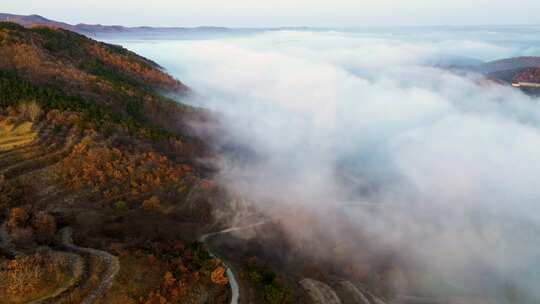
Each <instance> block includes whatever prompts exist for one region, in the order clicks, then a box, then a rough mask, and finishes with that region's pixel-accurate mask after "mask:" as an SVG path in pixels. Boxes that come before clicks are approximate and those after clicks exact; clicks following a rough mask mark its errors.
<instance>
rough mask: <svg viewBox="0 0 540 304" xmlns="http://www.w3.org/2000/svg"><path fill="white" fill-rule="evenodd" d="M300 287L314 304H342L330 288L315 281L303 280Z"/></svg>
mask: <svg viewBox="0 0 540 304" xmlns="http://www.w3.org/2000/svg"><path fill="white" fill-rule="evenodd" d="M300 285H302V287H304V289H305V290H306V291H307V293H308V294H309V295H310V297H311V299H312V300H313V303H314V304H341V300H340V299H339V297H338V296H337V294H336V292H335V291H334V290H332V288H330V286H328V285H326V284H324V283H323V282H319V281H316V280H313V279H303V280H302V281H300Z"/></svg>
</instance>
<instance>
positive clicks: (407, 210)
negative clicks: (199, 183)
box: [113, 28, 540, 303]
mask: <svg viewBox="0 0 540 304" xmlns="http://www.w3.org/2000/svg"><path fill="white" fill-rule="evenodd" d="M535 33H536V30H533V29H527V28H520V29H515V28H514V29H512V28H510V29H504V30H503V29H489V28H488V29H482V28H478V29H469V30H465V29H464V30H457V29H435V30H420V29H417V30H416V32H415V30H412V29H411V30H410V31H409V32H392V31H389V30H386V31H384V30H373V31H370V30H365V31H360V32H339V31H325V32H309V31H305V32H302V31H274V32H264V33H260V34H256V35H249V36H231V37H227V38H220V39H214V40H181V41H180V40H175V39H173V38H171V39H170V40H160V41H143V40H140V41H137V40H131V41H121V42H120V43H122V44H123V45H125V46H127V47H128V48H130V49H132V50H135V51H137V52H139V53H141V54H143V55H145V56H148V57H150V58H152V59H154V60H156V61H157V62H159V63H160V64H162V65H164V66H165V67H166V68H167V69H168V70H169V71H170V72H171V73H173V74H174V75H175V76H177V77H178V78H179V79H182V81H184V82H185V83H187V84H188V85H189V86H191V87H192V88H193V89H194V90H195V91H196V92H198V94H199V96H198V97H197V98H195V99H194V100H191V101H190V102H192V103H193V104H195V105H198V106H203V107H206V108H210V109H212V110H215V111H216V112H218V113H220V114H222V115H223V118H224V121H225V125H226V128H227V131H228V132H229V134H231V136H232V138H233V139H234V141H235V143H237V144H239V145H241V146H244V147H247V148H249V150H250V151H252V153H253V155H254V157H252V158H250V159H249V161H246V160H242V159H238V158H230V157H228V156H227V155H224V156H222V157H221V158H220V159H218V160H217V162H218V163H219V164H220V166H221V173H220V176H219V177H218V178H219V180H220V182H221V183H222V184H223V185H225V186H227V187H228V188H229V189H230V190H231V191H234V192H236V193H239V194H241V195H242V196H244V197H246V198H248V199H249V200H250V201H253V202H255V203H256V204H257V205H258V206H259V207H260V209H261V210H264V211H266V212H268V213H269V214H271V215H272V216H274V217H276V218H280V217H281V219H282V221H281V222H282V223H283V225H284V227H285V229H287V231H288V232H289V235H290V238H291V240H292V241H293V242H295V241H298V242H302V241H306V240H308V242H310V243H311V244H318V243H320V244H323V243H325V242H327V241H328V242H333V243H335V244H346V245H344V246H345V247H344V249H342V250H344V252H346V254H347V255H349V256H348V258H350V260H351V261H355V259H354V256H353V255H354V254H356V253H357V252H360V251H362V250H363V249H364V248H363V247H362V246H364V245H365V243H363V242H362V240H365V239H366V238H368V239H370V240H373V244H376V245H374V246H376V248H370V249H369V250H371V251H373V250H375V251H378V250H380V251H381V252H390V253H392V254H394V253H399V255H400V256H401V257H402V259H403V260H406V261H407V263H409V264H410V265H420V266H418V267H419V268H421V269H422V271H425V272H426V273H431V274H434V275H435V276H436V277H437V278H439V279H441V280H442V281H444V282H445V284H448V285H449V286H453V287H452V288H454V289H455V290H457V291H456V292H455V293H458V294H459V293H463V294H473V295H478V296H484V295H488V296H489V297H492V296H493V297H496V298H499V299H506V300H501V302H503V303H504V301H512V299H514V301H515V299H516V298H512V297H518V299H521V300H520V301H523V302H527V301H530V302H536V301H538V300H539V299H540V292H539V291H538V289H537V288H535V287H536V286H537V282H539V281H540V263H539V262H538V261H539V258H540V234H539V232H540V228H539V227H540V205H539V202H540V188H539V187H538V185H540V104H539V102H540V100H538V99H535V98H533V97H529V96H526V95H524V94H523V93H521V92H520V91H518V90H515V89H513V88H511V87H507V86H501V85H497V84H495V83H490V82H486V81H485V80H484V79H483V78H482V76H480V75H476V74H472V73H471V74H466V75H457V74H454V73H451V72H450V71H447V70H444V69H440V68H437V67H435V66H436V65H438V64H459V65H464V64H474V63H476V62H480V61H488V60H494V59H499V58H504V57H511V56H519V55H540V47H539V45H538V43H537V42H534V40H533V39H534V38H533V37H534V34H535ZM113 42H115V43H119V41H113ZM276 210H277V211H276ZM293 210H306V212H308V213H309V214H310V217H311V219H310V220H309V221H308V222H305V223H303V222H302V220H301V219H300V218H295V217H292V216H291V212H292V211H293ZM276 212H277V215H276ZM289 217H290V218H289ZM283 219H288V220H287V221H286V220H283ZM313 219H315V220H313ZM304 224H306V225H307V224H309V225H308V226H304ZM310 225H317V226H318V227H324V228H323V229H324V230H325V233H324V235H322V234H319V233H320V231H319V230H320V229H319V228H318V229H312V226H310ZM359 235H361V237H360V236H359ZM357 237H358V239H356V238H357ZM326 254H327V255H328V258H332V257H335V259H336V260H339V257H338V255H339V253H337V252H331V253H326ZM324 255H325V254H321V256H324ZM351 255H352V256H351ZM415 267H416V266H415ZM394 283H395V285H396V287H395V288H396V289H397V290H398V292H405V293H406V292H407V291H406V289H407V288H408V287H407V286H406V285H408V283H403V282H401V281H400V279H399V278H397V277H396V280H395V282H394ZM426 288H427V289H429V287H426ZM401 289H405V290H403V291H402V290H401ZM509 290H510V291H509ZM428 292H432V293H435V294H437V293H439V291H435V290H428ZM510 292H511V293H518V294H519V295H518V296H516V295H512V296H508V293H510ZM438 295H439V294H438Z"/></svg>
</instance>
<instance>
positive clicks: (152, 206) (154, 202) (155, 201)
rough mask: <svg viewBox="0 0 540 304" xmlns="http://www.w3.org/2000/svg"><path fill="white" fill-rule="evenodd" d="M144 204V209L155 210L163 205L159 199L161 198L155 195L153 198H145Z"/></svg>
mask: <svg viewBox="0 0 540 304" xmlns="http://www.w3.org/2000/svg"><path fill="white" fill-rule="evenodd" d="M142 206H143V209H144V210H147V211H155V210H159V208H160V207H161V202H160V201H159V198H158V197H157V196H155V195H154V196H152V197H151V198H149V199H147V200H145V201H144V202H143V205H142Z"/></svg>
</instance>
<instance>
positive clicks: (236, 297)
mask: <svg viewBox="0 0 540 304" xmlns="http://www.w3.org/2000/svg"><path fill="white" fill-rule="evenodd" d="M267 223H268V221H262V222H258V223H255V224H252V225H248V226H243V227H231V228H227V229H224V230H221V231H217V232H212V233H207V234H204V235H202V236H200V237H199V242H201V243H205V244H207V243H206V240H208V238H210V237H214V236H216V235H220V234H226V233H231V232H235V231H241V230H246V229H250V228H254V227H257V226H261V225H264V224H267ZM206 247H207V248H208V250H209V252H210V255H212V256H213V257H216V256H215V254H214V253H213V252H211V251H210V250H211V248H210V246H208V244H207V246H206ZM220 259H221V260H223V259H222V258H220ZM224 264H225V266H226V268H227V278H228V279H229V284H230V286H231V293H232V296H231V304H238V303H239V301H240V288H239V285H238V281H237V280H236V277H235V275H234V272H233V270H232V268H231V267H230V266H228V265H227V263H226V261H224Z"/></svg>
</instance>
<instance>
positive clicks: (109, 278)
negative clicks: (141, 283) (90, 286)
mask: <svg viewBox="0 0 540 304" xmlns="http://www.w3.org/2000/svg"><path fill="white" fill-rule="evenodd" d="M61 234H62V243H63V244H64V246H66V248H68V249H70V250H73V251H74V252H79V253H82V254H88V255H93V256H95V257H97V258H98V259H100V260H101V261H102V263H103V264H104V265H106V267H107V270H106V271H105V272H104V273H103V275H102V278H101V282H100V283H99V285H98V287H97V288H95V289H94V290H92V291H91V292H90V294H88V295H87V296H86V298H85V299H84V300H83V301H82V302H81V304H91V303H94V302H95V301H96V300H97V299H98V298H100V297H102V296H103V295H104V294H105V293H106V292H107V291H108V290H109V289H110V288H111V286H112V284H113V283H114V280H115V278H116V276H117V275H118V272H120V261H119V260H118V258H117V257H116V256H114V255H112V254H110V253H108V252H105V251H101V250H97V249H93V248H84V247H79V246H77V245H75V244H73V238H72V234H73V231H72V229H71V228H69V227H67V228H64V229H62V231H61Z"/></svg>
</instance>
